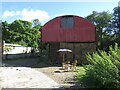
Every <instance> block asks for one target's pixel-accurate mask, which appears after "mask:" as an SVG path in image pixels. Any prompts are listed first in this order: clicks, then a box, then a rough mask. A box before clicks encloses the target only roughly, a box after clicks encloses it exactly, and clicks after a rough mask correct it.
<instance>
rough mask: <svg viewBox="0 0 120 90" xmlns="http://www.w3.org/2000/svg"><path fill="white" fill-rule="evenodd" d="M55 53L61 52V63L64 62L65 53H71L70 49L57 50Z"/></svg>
mask: <svg viewBox="0 0 120 90" xmlns="http://www.w3.org/2000/svg"><path fill="white" fill-rule="evenodd" d="M57 52H63V62H64V58H65V53H66V52H72V50H70V49H59V50H57Z"/></svg>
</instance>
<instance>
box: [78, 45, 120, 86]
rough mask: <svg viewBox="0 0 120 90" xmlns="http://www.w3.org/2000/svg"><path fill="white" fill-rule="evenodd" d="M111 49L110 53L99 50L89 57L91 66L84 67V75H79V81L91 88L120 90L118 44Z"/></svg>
mask: <svg viewBox="0 0 120 90" xmlns="http://www.w3.org/2000/svg"><path fill="white" fill-rule="evenodd" d="M109 49H110V51H109V53H106V52H105V51H102V50H99V51H97V52H96V53H93V54H92V55H90V54H88V55H87V59H88V61H89V65H87V66H84V67H85V73H84V74H78V76H77V78H78V80H79V81H83V82H84V83H85V84H86V85H87V86H88V87H90V88H120V48H119V47H118V45H117V44H116V45H115V47H114V48H113V47H112V46H110V47H109Z"/></svg>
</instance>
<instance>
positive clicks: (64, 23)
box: [61, 16, 74, 28]
mask: <svg viewBox="0 0 120 90" xmlns="http://www.w3.org/2000/svg"><path fill="white" fill-rule="evenodd" d="M73 27H74V18H73V16H63V17H62V18H61V28H73Z"/></svg>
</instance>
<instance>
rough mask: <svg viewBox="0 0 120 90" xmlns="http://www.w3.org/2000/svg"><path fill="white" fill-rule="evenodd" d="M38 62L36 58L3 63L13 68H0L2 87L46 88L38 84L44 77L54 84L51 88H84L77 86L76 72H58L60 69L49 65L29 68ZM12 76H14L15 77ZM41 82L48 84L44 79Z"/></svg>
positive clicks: (80, 85)
mask: <svg viewBox="0 0 120 90" xmlns="http://www.w3.org/2000/svg"><path fill="white" fill-rule="evenodd" d="M38 60H39V59H38V58H36V59H35V58H31V59H25V60H12V61H4V63H6V64H8V65H9V64H10V65H13V66H15V67H0V75H2V78H5V79H4V83H3V81H0V82H2V86H4V87H9V85H10V87H21V86H24V87H27V88H31V87H33V88H42V87H45V88H47V87H50V86H49V85H47V84H46V85H47V86H41V85H42V83H41V84H40V82H41V80H42V78H41V76H45V77H48V78H49V79H50V80H51V81H52V82H54V83H55V84H53V86H52V85H51V87H65V88H71V87H75V88H77V87H78V88H84V86H83V85H82V84H78V83H77V82H76V80H75V75H76V74H77V72H73V71H69V72H65V71H62V70H60V68H61V67H58V66H49V65H48V66H43V67H40V68H37V67H34V68H33V67H31V66H32V63H34V62H37V61H38ZM17 66H18V67H17ZM38 66H39V65H38ZM33 72H35V73H33ZM1 73H2V74H1ZM14 75H16V77H15V76H14ZM22 76H23V77H24V78H23V77H22ZM0 77H1V76H0ZM21 77H22V78H21ZM34 80H36V81H34ZM42 81H46V83H50V82H49V81H48V80H46V79H45V80H44V79H43V80H42ZM26 82H27V83H26ZM36 82H37V83H36ZM6 83H7V84H6ZM10 83H11V84H10ZM33 83H34V84H33ZM38 83H39V84H38ZM0 84H1V83H0ZM27 84H28V85H27ZM30 84H31V85H30ZM54 85H55V86H54ZM59 85H60V86H59Z"/></svg>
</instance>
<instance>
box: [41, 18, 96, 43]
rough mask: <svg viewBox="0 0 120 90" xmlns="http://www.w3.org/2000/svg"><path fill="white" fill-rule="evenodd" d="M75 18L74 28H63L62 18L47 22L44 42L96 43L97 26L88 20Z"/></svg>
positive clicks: (43, 37)
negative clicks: (61, 25) (61, 24)
mask: <svg viewBox="0 0 120 90" xmlns="http://www.w3.org/2000/svg"><path fill="white" fill-rule="evenodd" d="M73 17H74V28H61V27H60V22H61V18H62V16H60V17H57V18H54V19H52V20H50V21H49V22H47V23H46V24H45V25H44V26H43V27H42V41H45V42H50V41H65V42H94V41H96V35H95V34H96V33H95V25H93V24H92V23H90V22H89V21H87V20H86V19H84V18H82V17H79V16H73Z"/></svg>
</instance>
